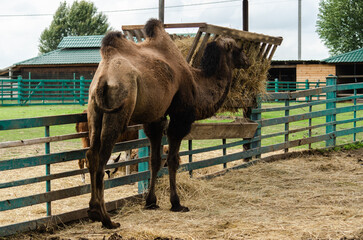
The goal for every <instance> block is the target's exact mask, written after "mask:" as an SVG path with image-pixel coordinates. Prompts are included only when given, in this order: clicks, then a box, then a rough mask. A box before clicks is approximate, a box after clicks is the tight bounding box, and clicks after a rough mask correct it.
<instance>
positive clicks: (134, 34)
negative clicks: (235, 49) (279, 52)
mask: <svg viewBox="0 0 363 240" xmlns="http://www.w3.org/2000/svg"><path fill="white" fill-rule="evenodd" d="M164 27H165V28H198V32H197V34H196V36H195V38H194V42H193V44H192V46H191V48H190V49H189V52H188V55H187V57H186V60H187V62H188V63H190V64H192V66H197V65H198V64H199V61H200V58H201V57H202V54H203V52H204V49H205V47H206V45H207V42H208V41H209V39H210V38H211V40H212V41H213V40H215V39H216V38H217V37H218V36H224V37H231V38H233V39H235V40H236V41H238V42H241V43H242V45H245V44H247V43H253V44H250V47H256V48H257V50H258V52H259V54H258V57H259V58H265V59H268V60H269V61H270V60H271V59H272V57H273V55H274V53H275V51H276V48H277V47H278V46H279V45H281V43H282V40H283V39H282V37H273V36H268V35H264V34H259V33H252V32H246V31H242V30H237V29H232V28H226V27H221V26H216V25H212V24H207V23H173V24H164ZM122 30H123V32H124V33H125V34H126V36H127V38H128V39H130V40H132V41H137V42H141V41H143V40H144V39H145V38H146V32H145V30H144V25H125V26H122ZM198 45H199V48H198ZM192 60H193V61H192Z"/></svg>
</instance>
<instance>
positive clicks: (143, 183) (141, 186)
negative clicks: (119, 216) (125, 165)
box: [137, 129, 149, 193]
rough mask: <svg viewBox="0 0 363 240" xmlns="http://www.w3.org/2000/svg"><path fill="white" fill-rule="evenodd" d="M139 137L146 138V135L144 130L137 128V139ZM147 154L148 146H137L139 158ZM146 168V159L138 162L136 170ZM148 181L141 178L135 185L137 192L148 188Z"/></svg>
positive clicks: (142, 191)
mask: <svg viewBox="0 0 363 240" xmlns="http://www.w3.org/2000/svg"><path fill="white" fill-rule="evenodd" d="M140 138H146V135H145V132H144V130H143V129H140V130H139V139H140ZM147 156H149V147H142V148H139V158H142V157H147ZM148 169H149V163H148V161H146V162H142V163H139V164H138V172H144V171H147V170H148ZM148 182H149V181H148V180H143V181H140V182H138V184H137V185H138V192H139V193H144V192H145V190H146V189H147V188H148V185H149V184H148Z"/></svg>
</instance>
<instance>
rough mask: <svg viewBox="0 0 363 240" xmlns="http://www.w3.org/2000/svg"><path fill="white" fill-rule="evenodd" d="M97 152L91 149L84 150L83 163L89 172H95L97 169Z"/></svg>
mask: <svg viewBox="0 0 363 240" xmlns="http://www.w3.org/2000/svg"><path fill="white" fill-rule="evenodd" d="M98 158H99V156H98V154H97V153H96V152H94V151H92V150H91V149H89V150H88V151H87V152H86V159H85V164H86V166H87V168H88V169H89V171H90V172H95V171H96V170H97V169H98V162H99V161H98Z"/></svg>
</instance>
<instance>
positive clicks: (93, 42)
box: [58, 35, 104, 48]
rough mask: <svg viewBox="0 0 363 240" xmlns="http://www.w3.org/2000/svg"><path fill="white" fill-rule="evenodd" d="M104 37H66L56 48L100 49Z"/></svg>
mask: <svg viewBox="0 0 363 240" xmlns="http://www.w3.org/2000/svg"><path fill="white" fill-rule="evenodd" d="M103 37H104V35H93V36H68V37H64V38H63V39H62V41H61V42H60V43H59V45H58V48H94V47H96V48H100V47H101V42H102V39H103Z"/></svg>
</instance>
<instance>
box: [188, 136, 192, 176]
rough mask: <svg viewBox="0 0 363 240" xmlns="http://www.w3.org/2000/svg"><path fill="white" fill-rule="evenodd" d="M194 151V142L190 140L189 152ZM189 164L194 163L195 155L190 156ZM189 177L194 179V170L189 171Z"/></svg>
mask: <svg viewBox="0 0 363 240" xmlns="http://www.w3.org/2000/svg"><path fill="white" fill-rule="evenodd" d="M192 150H193V140H188V151H192ZM189 162H190V163H191V162H193V154H189ZM189 176H190V177H193V170H190V171H189Z"/></svg>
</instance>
